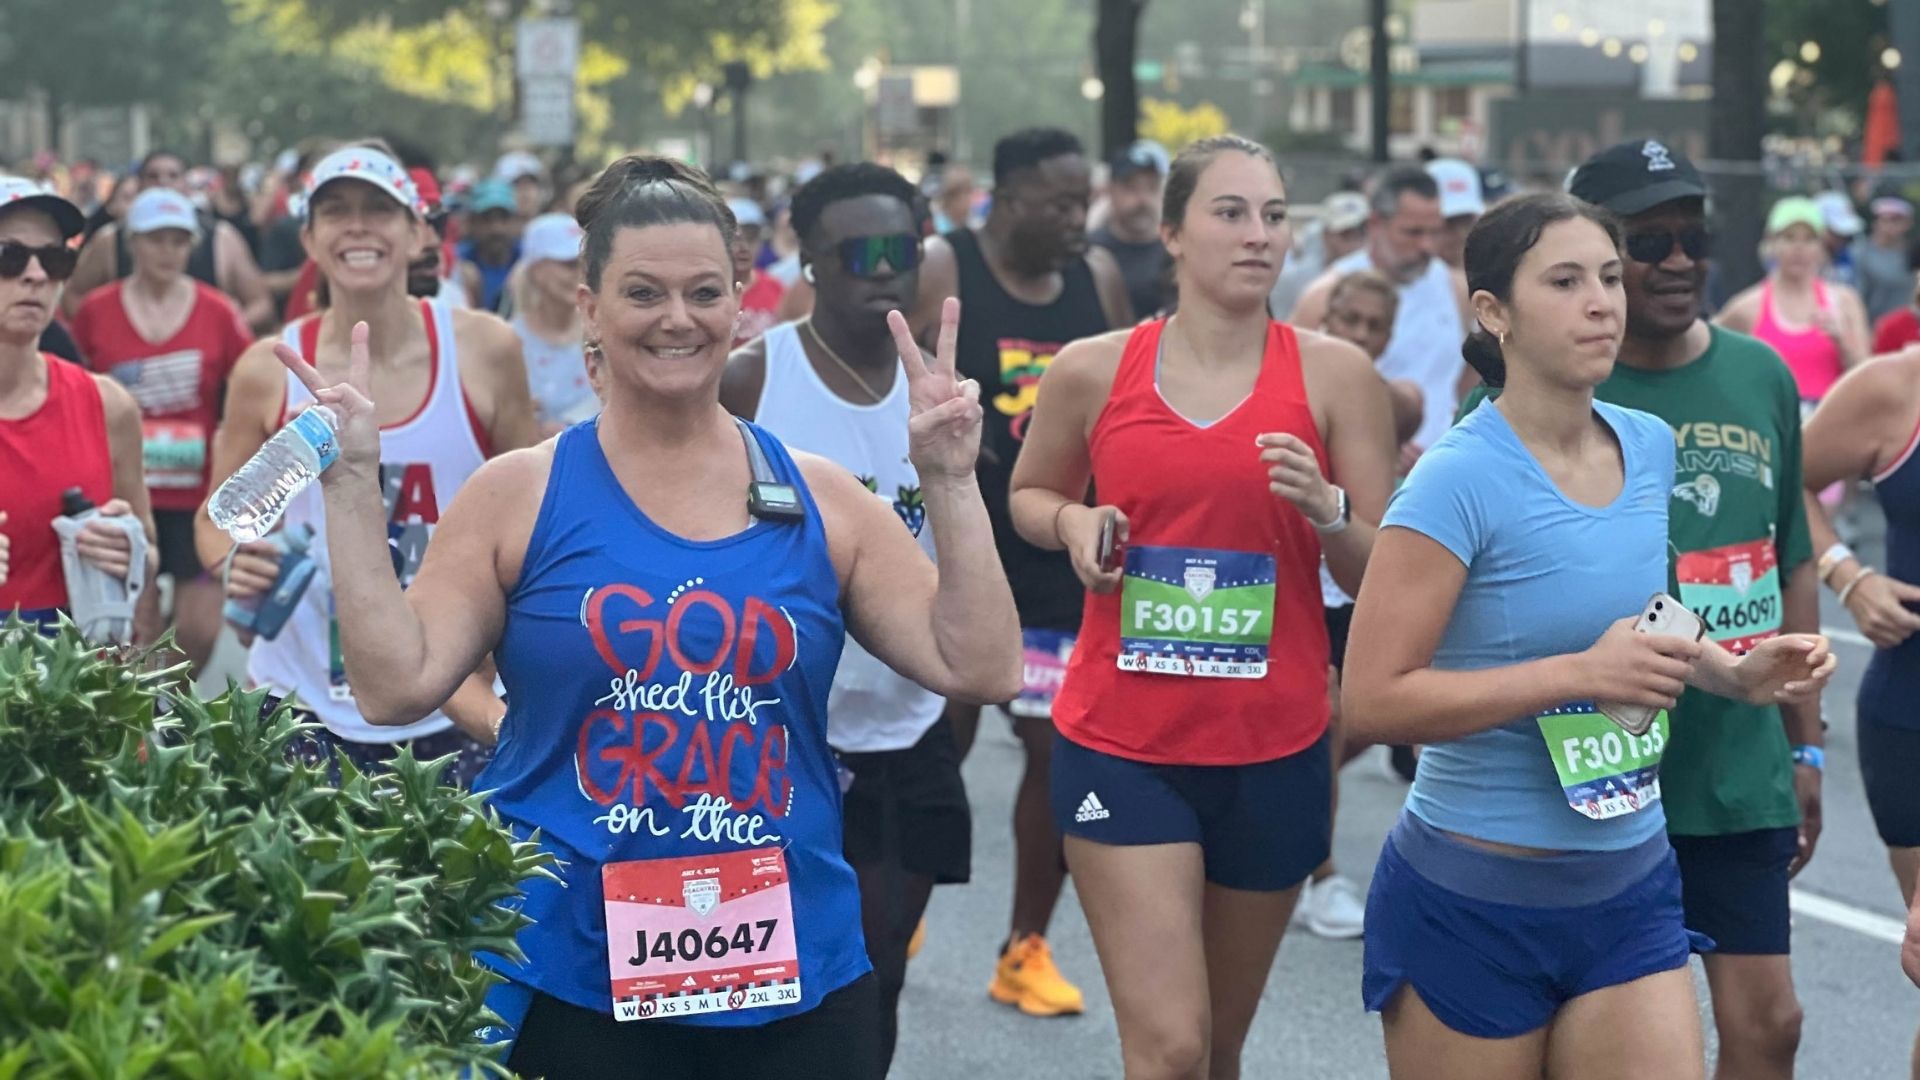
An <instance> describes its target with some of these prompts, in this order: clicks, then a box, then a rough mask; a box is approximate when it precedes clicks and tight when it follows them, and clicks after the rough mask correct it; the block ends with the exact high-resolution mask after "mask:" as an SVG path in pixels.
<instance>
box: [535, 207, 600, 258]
mask: <svg viewBox="0 0 1920 1080" xmlns="http://www.w3.org/2000/svg"><path fill="white" fill-rule="evenodd" d="M584 235H586V234H585V233H584V232H583V231H582V230H581V228H580V223H579V222H577V221H575V220H573V218H572V217H570V216H568V215H566V214H541V215H540V216H539V217H537V218H534V219H533V220H532V221H529V222H527V230H526V232H525V233H523V234H521V237H520V257H521V258H522V259H523V260H525V261H527V262H530V263H531V262H542V261H551V262H572V261H574V260H575V259H578V258H579V257H580V239H581V237H582V236H584Z"/></svg>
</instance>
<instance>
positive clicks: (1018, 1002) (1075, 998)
mask: <svg viewBox="0 0 1920 1080" xmlns="http://www.w3.org/2000/svg"><path fill="white" fill-rule="evenodd" d="M987 996H988V997H990V998H992V999H993V1000H995V1001H997V1002H999V1003H1000V1004H1002V1005H1013V1006H1015V1007H1017V1008H1018V1009H1019V1010H1020V1011H1021V1012H1023V1013H1026V1014H1027V1015H1028V1016H1073V1015H1078V1014H1079V1013H1081V1012H1083V1011H1084V1010H1085V1009H1086V1002H1085V1001H1084V1000H1083V999H1082V998H1081V996H1080V988H1079V987H1077V986H1075V985H1073V984H1072V983H1070V982H1068V981H1067V980H1066V977H1065V976H1064V975H1061V974H1060V969H1059V968H1057V967H1054V966H1053V951H1052V950H1051V949H1049V948H1047V939H1046V938H1043V937H1041V936H1040V935H1039V934H1028V935H1027V936H1026V937H1024V938H1021V939H1020V940H1018V941H1016V942H1014V943H1013V944H1012V945H1010V946H1008V948H1007V951H1006V953H1005V954H1004V955H1002V956H1001V957H1000V964H999V966H998V967H997V968H995V970H994V973H993V982H992V983H990V984H988V986H987Z"/></svg>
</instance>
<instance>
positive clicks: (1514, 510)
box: [1381, 401, 1674, 851]
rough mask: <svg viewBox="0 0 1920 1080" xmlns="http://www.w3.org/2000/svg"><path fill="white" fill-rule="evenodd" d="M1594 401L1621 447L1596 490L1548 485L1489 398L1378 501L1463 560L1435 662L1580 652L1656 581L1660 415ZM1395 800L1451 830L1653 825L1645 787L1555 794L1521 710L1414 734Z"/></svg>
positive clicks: (1533, 832)
mask: <svg viewBox="0 0 1920 1080" xmlns="http://www.w3.org/2000/svg"><path fill="white" fill-rule="evenodd" d="M1593 408H1594V412H1595V413H1597V414H1598V415H1599V417H1600V418H1601V419H1602V420H1603V421H1605V422H1606V424H1607V425H1608V426H1609V427H1611V428H1612V429H1613V432H1614V434H1615V436H1616V437H1617V438H1618V439H1619V441H1620V446H1621V449H1622V452H1623V457H1624V459H1625V461H1626V483H1625V484H1624V485H1623V486H1622V488H1621V490H1620V495H1619V496H1618V497H1617V498H1616V499H1614V501H1613V503H1612V504H1611V505H1609V506H1606V507H1590V506H1583V505H1581V504H1579V503H1577V502H1574V501H1573V500H1571V499H1569V498H1567V497H1566V496H1565V495H1563V494H1561V492H1560V489H1559V488H1557V487H1555V486H1554V483H1553V481H1552V480H1551V479H1549V478H1548V476H1547V473H1546V470H1544V469H1542V468H1541V467H1540V463H1539V462H1538V461H1536V460H1535V459H1534V457H1533V455H1532V454H1531V453H1530V452H1529V451H1528V450H1527V448H1526V446H1525V445H1524V444H1523V443H1521V441H1520V437H1519V436H1518V435H1516V434H1515V433H1514V430H1513V428H1512V427H1511V426H1510V425H1509V424H1508V423H1507V418H1506V417H1505V416H1504V415H1503V414H1502V413H1501V412H1500V410H1499V409H1497V408H1495V407H1494V406H1493V403H1491V402H1487V403H1485V404H1483V405H1482V406H1481V407H1480V408H1478V409H1476V410H1474V412H1473V413H1472V414H1471V415H1470V416H1468V417H1466V418H1465V419H1464V420H1462V421H1461V422H1460V423H1459V424H1457V425H1455V426H1454V427H1453V428H1452V429H1451V430H1449V431H1448V432H1447V433H1446V435H1445V436H1444V437H1443V438H1441V439H1440V441H1439V442H1438V443H1436V444H1435V445H1434V446H1433V447H1432V448H1431V449H1429V450H1428V451H1427V452H1426V453H1425V454H1424V455H1422V456H1421V458H1420V462H1419V464H1418V465H1416V466H1415V467H1414V470H1413V473H1412V475H1410V476H1409V477H1408V478H1407V482H1406V484H1405V485H1404V486H1403V487H1401V489H1400V490H1399V492H1397V493H1396V494H1395V495H1394V497H1393V501H1392V502H1391V503H1390V504H1388V507H1387V514H1386V519H1385V520H1384V521H1382V522H1381V525H1382V527H1393V526H1398V527H1400V528H1405V529H1412V530H1414V531H1415V532H1418V533H1421V534H1423V535H1426V536H1429V537H1432V538H1433V539H1434V540H1435V541H1436V542H1438V543H1439V544H1441V545H1442V546H1443V547H1445V548H1446V549H1447V550H1448V551H1450V552H1452V553H1453V554H1454V556H1455V557H1457V558H1458V559H1459V560H1460V561H1461V562H1462V563H1465V564H1466V567H1467V580H1466V584H1465V585H1464V586H1463V587H1462V589H1461V591H1460V599H1459V601H1458V602H1457V603H1456V604H1455V606H1454V609H1453V617H1452V618H1451V619H1450V620H1449V621H1448V622H1447V630H1446V634H1445V636H1443V637H1442V638H1441V640H1440V648H1439V650H1438V651H1437V652H1436V653H1435V654H1434V658H1433V666H1434V667H1435V668H1436V669H1442V670H1456V671H1471V670H1477V669H1481V668H1494V667H1506V666H1509V665H1513V664H1519V663H1523V662H1525V661H1528V660H1538V659H1541V658H1544V657H1549V656H1557V655H1560V654H1563V653H1577V652H1580V651H1582V650H1584V649H1586V648H1588V647H1589V646H1591V645H1592V644H1593V643H1594V642H1595V641H1596V640H1598V639H1599V637H1600V635H1601V634H1603V633H1605V632H1606V629H1607V627H1608V625H1609V624H1611V623H1613V622H1614V621H1615V620H1618V619H1623V618H1627V617H1630V616H1634V615H1637V614H1639V613H1640V611H1641V610H1642V609H1643V608H1644V607H1645V606H1646V603H1647V600H1648V598H1650V597H1651V596H1653V594H1654V593H1657V592H1661V591H1663V590H1664V589H1666V587H1667V499H1668V495H1669V493H1670V492H1671V491H1672V490H1673V457H1674V449H1673V428H1671V427H1670V426H1668V424H1667V423H1666V421H1664V420H1661V419H1660V418H1658V417H1656V416H1652V415H1649V414H1647V413H1643V412H1639V411H1638V410H1634V409H1623V408H1620V407H1618V406H1615V405H1609V404H1607V403H1605V402H1600V401H1596V402H1594V403H1593ZM1407 809H1408V810H1409V811H1411V812H1412V813H1414V814H1416V815H1418V816H1419V817H1420V819H1421V820H1423V821H1425V822H1427V823H1428V824H1429V825H1432V826H1434V827H1435V828H1439V829H1444V830H1446V831H1448V832H1453V833H1459V834H1461V835H1464V836H1471V837H1477V838H1480V839H1483V840H1491V841H1495V842H1498V843H1503V844H1518V845H1523V846H1526V847H1538V848H1553V849H1561V850H1579V851H1616V850H1621V849H1625V848H1630V847H1633V846H1635V845H1637V844H1639V843H1641V842H1643V841H1645V840H1646V839H1647V838H1648V837H1650V836H1653V835H1655V834H1656V833H1659V832H1661V831H1662V830H1663V829H1664V828H1665V827H1666V814H1665V812H1664V810H1663V809H1662V807H1661V805H1660V804H1659V803H1658V802H1655V803H1653V804H1651V805H1648V806H1646V807H1644V808H1642V809H1641V810H1639V811H1638V812H1636V813H1630V814H1625V815H1623V816H1620V817H1615V818H1610V819H1608V820H1605V821H1594V820H1590V819H1589V818H1587V817H1585V816H1584V815H1582V814H1581V813H1579V812H1578V811H1576V810H1574V809H1573V808H1571V807H1570V806H1568V805H1567V795H1566V792H1565V790H1564V789H1563V788H1562V787H1561V785H1560V781H1559V778H1558V776H1557V775H1556V774H1555V773H1554V769H1553V762H1552V759H1551V758H1550V757H1549V756H1548V749H1547V744H1546V740H1545V738H1544V737H1543V736H1542V735H1541V733H1540V727H1539V725H1538V724H1537V723H1536V722H1535V719H1534V718H1533V717H1531V716H1525V717H1519V718H1516V719H1512V720H1509V721H1508V722H1507V723H1504V724H1502V725H1500V726H1498V727H1493V728H1488V729H1487V730H1484V731H1480V732H1477V733H1475V734H1473V735H1469V736H1467V737H1465V738H1463V739H1455V740H1453V741H1452V742H1443V743H1434V744H1432V745H1429V746H1427V747H1426V748H1425V749H1424V750H1423V751H1422V752H1421V755H1420V768H1419V772H1418V774H1417V776H1416V778H1415V780H1414V783H1413V791H1412V793H1411V794H1409V795H1408V797H1407Z"/></svg>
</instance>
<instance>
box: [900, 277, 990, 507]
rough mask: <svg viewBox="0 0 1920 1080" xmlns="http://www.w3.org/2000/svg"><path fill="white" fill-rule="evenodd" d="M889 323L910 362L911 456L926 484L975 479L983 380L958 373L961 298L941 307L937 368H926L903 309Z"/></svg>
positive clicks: (904, 360)
mask: <svg viewBox="0 0 1920 1080" xmlns="http://www.w3.org/2000/svg"><path fill="white" fill-rule="evenodd" d="M887 326H888V327H889V328H890V329H892V331H893V342H894V345H896V346H897V347H898V348H899V350H900V361H901V363H902V364H904V365H905V366H906V373H907V391H908V397H909V398H910V399H911V401H912V403H913V404H912V415H911V417H910V418H909V419H908V421H907V433H908V439H909V442H908V449H907V456H908V457H909V458H911V459H912V461H913V467H914V469H915V470H916V471H918V472H919V474H920V482H921V483H922V484H923V485H924V484H927V483H929V482H932V481H938V480H945V481H958V480H966V481H971V480H972V479H973V469H974V464H975V463H976V462H977V461H979V459H980V430H981V425H982V421H983V419H984V416H985V414H984V413H983V412H982V411H981V409H980V384H979V383H977V382H975V381H973V380H972V379H960V378H959V377H958V376H957V375H956V374H955V372H954V355H953V354H954V349H955V343H956V342H957V341H958V339H959V336H960V301H959V300H957V299H955V298H953V297H948V298H947V302H946V303H945V304H944V305H942V306H941V308H940V336H939V338H938V339H937V341H936V343H935V346H934V354H933V366H932V367H931V368H929V367H928V366H927V362H926V358H925V357H924V356H922V355H921V352H920V346H919V345H917V344H915V342H914V340H913V332H912V331H911V330H909V329H908V328H907V320H906V317H905V316H903V315H901V314H900V313H899V312H898V311H892V312H889V313H888V314H887Z"/></svg>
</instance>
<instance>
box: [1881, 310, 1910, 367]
mask: <svg viewBox="0 0 1920 1080" xmlns="http://www.w3.org/2000/svg"><path fill="white" fill-rule="evenodd" d="M1916 341H1920V315H1915V314H1914V311H1913V309H1912V308H1910V307H1903V308H1900V309H1898V310H1895V311H1889V312H1887V313H1886V314H1885V315H1882V316H1880V321H1879V322H1877V323H1874V324H1873V354H1874V355H1875V356H1878V355H1880V354H1881V353H1890V352H1899V351H1900V350H1901V349H1904V348H1906V347H1907V346H1909V345H1911V344H1913V343H1914V342H1916Z"/></svg>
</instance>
